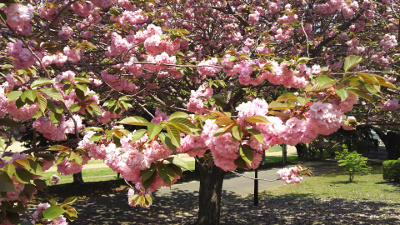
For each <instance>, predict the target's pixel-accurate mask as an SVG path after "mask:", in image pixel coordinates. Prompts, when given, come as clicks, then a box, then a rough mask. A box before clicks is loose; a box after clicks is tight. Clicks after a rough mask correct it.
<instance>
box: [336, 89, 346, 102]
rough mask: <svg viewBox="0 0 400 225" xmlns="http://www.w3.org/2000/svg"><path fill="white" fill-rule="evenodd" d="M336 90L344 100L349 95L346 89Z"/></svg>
mask: <svg viewBox="0 0 400 225" xmlns="http://www.w3.org/2000/svg"><path fill="white" fill-rule="evenodd" d="M335 92H336V94H337V95H338V96H339V97H340V98H341V99H342V101H344V100H346V98H347V96H349V94H348V92H347V91H346V90H345V89H335Z"/></svg>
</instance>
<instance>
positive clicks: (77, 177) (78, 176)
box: [72, 172, 84, 184]
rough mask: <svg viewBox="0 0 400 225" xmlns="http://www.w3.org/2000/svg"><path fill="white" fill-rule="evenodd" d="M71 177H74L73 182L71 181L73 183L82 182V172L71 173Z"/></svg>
mask: <svg viewBox="0 0 400 225" xmlns="http://www.w3.org/2000/svg"><path fill="white" fill-rule="evenodd" d="M72 177H73V178H74V182H73V183H74V184H83V183H84V181H83V178H82V172H79V173H74V174H73V175H72Z"/></svg>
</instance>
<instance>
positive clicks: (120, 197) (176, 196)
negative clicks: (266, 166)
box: [70, 190, 239, 225]
mask: <svg viewBox="0 0 400 225" xmlns="http://www.w3.org/2000/svg"><path fill="white" fill-rule="evenodd" d="M126 193H127V191H122V192H120V193H117V194H111V195H108V196H92V197H90V198H87V199H84V200H79V201H78V202H77V203H75V204H74V206H75V208H76V210H77V211H78V212H79V218H78V219H77V220H75V221H74V222H73V223H70V224H79V225H85V224H95V225H97V224H157V225H158V224H193V223H194V222H195V221H196V219H197V205H198V192H194V193H193V192H188V191H182V190H176V191H175V190H174V191H171V192H170V193H169V194H168V195H158V194H157V192H155V193H154V201H153V205H152V206H151V207H150V208H147V209H145V208H141V207H130V206H129V205H128V203H127V200H128V198H127V196H126ZM223 199H239V196H236V195H233V194H230V193H227V192H224V193H223Z"/></svg>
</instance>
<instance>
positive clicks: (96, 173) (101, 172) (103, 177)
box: [42, 157, 195, 184]
mask: <svg viewBox="0 0 400 225" xmlns="http://www.w3.org/2000/svg"><path fill="white" fill-rule="evenodd" d="M184 160H185V161H186V162H187V164H188V168H189V170H194V169H195V161H194V158H191V157H185V158H184ZM88 164H104V162H103V161H102V160H90V161H89V163H88ZM53 174H56V175H57V176H59V177H60V178H61V179H66V178H69V180H60V181H59V182H58V184H66V183H72V181H73V180H72V174H71V175H60V174H59V173H57V172H45V173H44V175H43V177H42V179H44V180H48V179H50V177H51V176H52V175H53ZM110 175H114V176H110ZM82 176H83V178H84V181H85V182H97V181H109V180H115V179H117V172H115V171H113V170H112V169H110V168H97V169H83V170H82ZM85 177H91V178H85ZM120 178H121V176H120Z"/></svg>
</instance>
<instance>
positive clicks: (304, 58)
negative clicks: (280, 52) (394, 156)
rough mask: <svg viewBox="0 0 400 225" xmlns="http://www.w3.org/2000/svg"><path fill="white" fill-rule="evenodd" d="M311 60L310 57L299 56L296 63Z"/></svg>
mask: <svg viewBox="0 0 400 225" xmlns="http://www.w3.org/2000/svg"><path fill="white" fill-rule="evenodd" d="M310 60H312V58H308V57H301V58H298V59H297V63H307V62H308V61H310Z"/></svg>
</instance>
